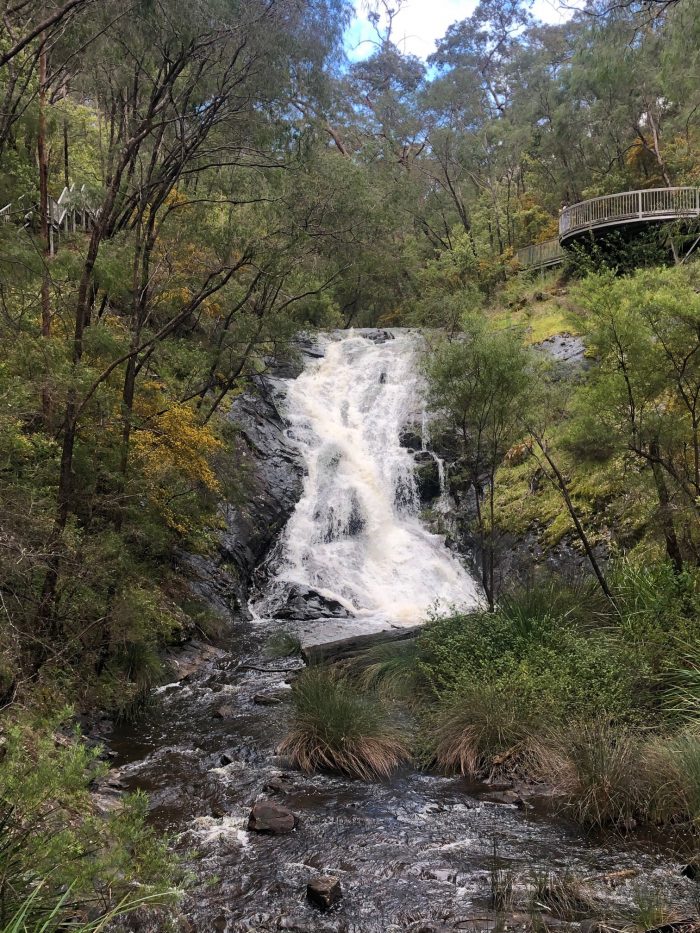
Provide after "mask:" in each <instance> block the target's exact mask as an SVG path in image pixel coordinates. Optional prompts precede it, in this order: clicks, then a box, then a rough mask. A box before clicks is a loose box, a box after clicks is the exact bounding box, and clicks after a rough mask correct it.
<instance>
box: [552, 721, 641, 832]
mask: <svg viewBox="0 0 700 933" xmlns="http://www.w3.org/2000/svg"><path fill="white" fill-rule="evenodd" d="M555 745H556V743H555ZM560 752H561V759H562V767H561V768H560V769H559V772H558V774H557V775H556V780H557V789H558V790H559V791H561V792H562V793H564V794H565V795H566V798H567V800H568V809H569V810H570V812H571V815H572V816H573V817H574V819H575V820H576V821H577V822H578V823H580V824H581V825H583V826H587V827H589V828H596V829H597V828H602V827H606V826H615V827H620V828H629V827H631V826H633V825H634V819H635V815H636V814H637V813H638V811H639V808H640V805H641V804H642V799H641V798H642V791H641V788H640V761H641V752H642V749H641V743H640V740H639V738H638V737H637V736H636V735H635V734H634V733H633V732H631V731H629V730H627V729H625V728H622V727H615V726H612V725H611V724H610V723H609V722H605V721H600V720H595V721H590V722H581V723H576V724H575V725H574V726H573V727H572V728H570V729H567V730H566V731H565V732H564V733H563V735H562V736H561V748H560Z"/></svg>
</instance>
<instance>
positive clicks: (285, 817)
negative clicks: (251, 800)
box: [248, 800, 299, 836]
mask: <svg viewBox="0 0 700 933" xmlns="http://www.w3.org/2000/svg"><path fill="white" fill-rule="evenodd" d="M298 825H299V818H298V817H297V816H296V814H294V813H292V811H291V810H288V809H287V807H282V806H280V804H278V803H274V801H272V800H256V802H255V804H254V806H253V809H252V810H251V811H250V816H249V817H248V829H249V830H252V831H253V832H256V833H270V835H272V836H281V835H283V834H284V833H291V832H292V831H293V830H295V829H296V828H297V826H298Z"/></svg>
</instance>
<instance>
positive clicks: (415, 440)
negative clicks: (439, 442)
mask: <svg viewBox="0 0 700 933" xmlns="http://www.w3.org/2000/svg"><path fill="white" fill-rule="evenodd" d="M399 444H401V446H402V447H405V448H406V449H407V450H421V449H422V447H423V437H422V435H421V432H420V430H419V429H418V428H417V427H414V426H412V425H407V426H406V427H405V428H403V430H402V431H401V433H400V434H399Z"/></svg>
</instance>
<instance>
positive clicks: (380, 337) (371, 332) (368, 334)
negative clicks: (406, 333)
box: [355, 327, 394, 343]
mask: <svg viewBox="0 0 700 933" xmlns="http://www.w3.org/2000/svg"><path fill="white" fill-rule="evenodd" d="M355 333H356V334H357V336H358V337H365V338H366V339H367V340H371V341H372V343H386V342H387V340H393V339H394V335H393V334H392V333H391V331H389V330H380V329H379V328H376V327H356V328H355Z"/></svg>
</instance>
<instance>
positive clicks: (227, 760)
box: [219, 752, 236, 768]
mask: <svg viewBox="0 0 700 933" xmlns="http://www.w3.org/2000/svg"><path fill="white" fill-rule="evenodd" d="M235 760H236V759H235V758H233V757H232V756H231V755H229V754H228V753H227V752H224V753H223V755H221V757H220V758H219V764H220V765H221V767H222V768H225V767H226V766H227V765H232V764H233V763H234V761H235Z"/></svg>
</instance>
